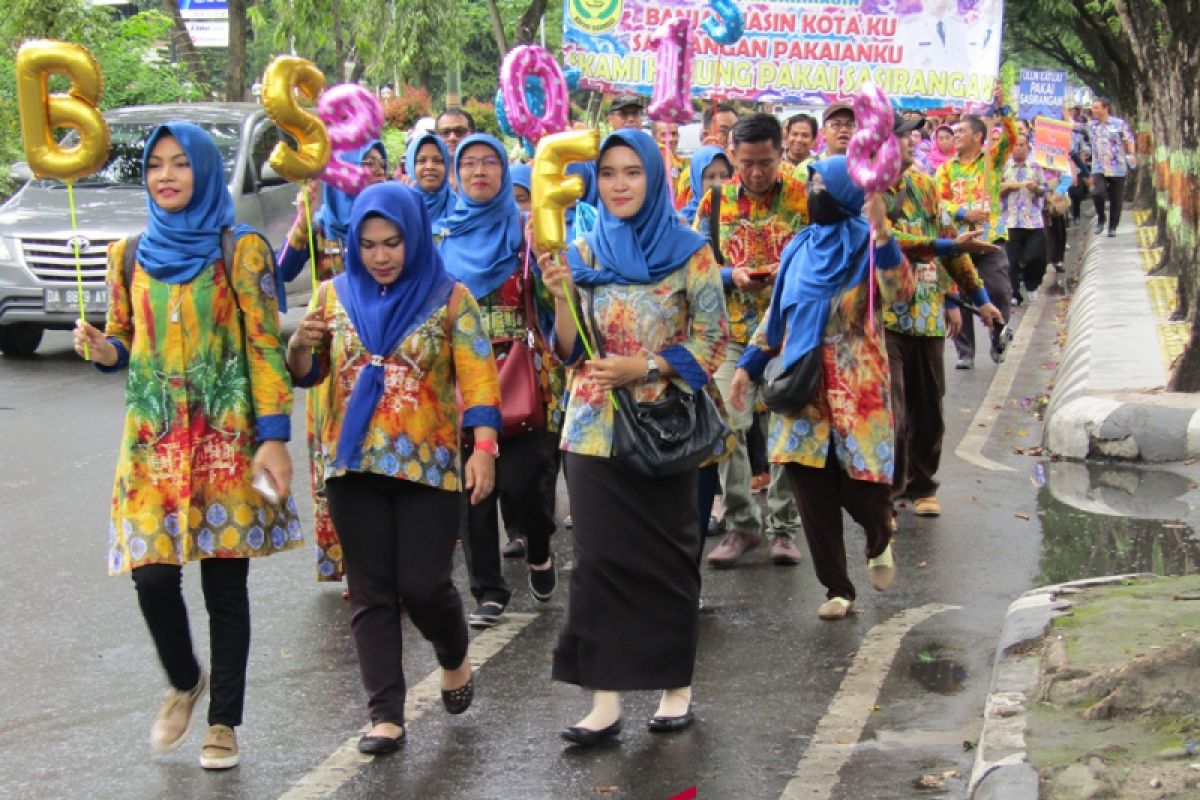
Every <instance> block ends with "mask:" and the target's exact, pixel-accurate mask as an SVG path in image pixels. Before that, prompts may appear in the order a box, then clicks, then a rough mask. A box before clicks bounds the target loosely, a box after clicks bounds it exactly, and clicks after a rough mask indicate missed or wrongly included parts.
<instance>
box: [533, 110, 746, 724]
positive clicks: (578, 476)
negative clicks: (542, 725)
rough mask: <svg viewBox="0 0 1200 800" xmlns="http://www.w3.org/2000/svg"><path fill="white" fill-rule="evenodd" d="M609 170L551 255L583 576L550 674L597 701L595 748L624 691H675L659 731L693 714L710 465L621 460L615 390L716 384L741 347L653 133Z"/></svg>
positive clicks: (646, 392)
mask: <svg viewBox="0 0 1200 800" xmlns="http://www.w3.org/2000/svg"><path fill="white" fill-rule="evenodd" d="M596 172H597V189H598V191H599V195H600V200H601V205H600V208H599V217H598V219H597V223H596V227H595V228H594V229H593V230H592V231H590V232H589V233H587V234H586V235H584V236H583V237H581V238H579V239H577V240H576V241H575V243H574V244H573V245H572V246H571V247H570V248H569V249H568V251H567V252H566V254H565V259H564V258H563V254H558V255H553V256H552V255H550V254H547V255H543V256H542V257H541V263H542V266H543V274H544V276H545V281H546V285H547V286H548V287H549V289H550V291H551V292H552V293H553V295H554V299H555V334H556V337H555V344H556V347H557V350H558V354H559V356H560V357H562V358H563V359H564V360H565V361H566V363H567V364H568V366H574V367H576V369H575V373H574V380H573V383H572V384H571V396H570V401H569V404H568V406H567V415H566V421H565V422H564V429H563V435H562V449H563V450H564V451H565V453H564V463H565V465H566V470H565V471H566V474H567V488H568V490H569V493H570V498H571V513H572V516H573V517H574V522H575V529H574V530H575V569H574V571H573V572H572V574H571V593H570V600H569V605H568V608H567V621H566V624H565V626H564V627H563V630H562V633H561V635H560V636H559V641H558V646H557V647H556V648H555V651H554V668H553V675H554V679H555V680H559V681H563V682H566V683H571V684H575V685H577V686H581V687H585V688H587V689H590V690H592V692H593V704H592V710H591V713H589V714H588V715H587V716H586V717H584V718H583V719H582V720H580V721H579V722H578V723H576V724H575V725H573V726H571V727H569V728H567V729H566V730H564V731H563V733H562V735H563V738H565V739H567V740H568V741H570V742H572V743H573V744H576V745H579V746H585V747H586V746H590V745H594V744H598V743H599V742H601V741H604V740H605V739H608V738H610V737H613V736H615V735H617V734H618V733H619V732H620V730H621V725H622V721H621V700H620V693H621V692H624V691H633V690H659V691H661V692H662V695H661V698H660V701H659V706H658V710H657V712H656V713H655V715H654V717H653V718H651V719H650V721H649V723H648V724H649V728H650V730H651V731H654V732H663V733H669V732H673V731H680V730H683V729H684V728H686V727H687V726H688V725H690V724H691V722H692V720H693V715H692V710H691V699H692V690H691V685H692V671H693V668H694V664H695V657H696V642H697V626H698V613H699V610H698V609H699V599H700V569H699V565H698V563H697V560H696V552H697V550H698V548H699V546H700V541H701V533H700V520H699V516H698V514H697V510H696V504H697V500H696V496H697V472H695V471H693V472H687V473H683V474H680V475H671V476H666V477H658V478H645V477H639V476H637V475H634V474H633V473H630V472H627V471H625V470H624V469H623V468H622V467H621V466H620V465H619V464H618V463H617V462H616V461H614V460H613V459H612V458H611V455H612V444H613V441H612V440H613V409H612V405H611V401H610V390H611V389H613V388H615V387H625V388H626V389H628V390H629V393H630V395H631V396H632V397H633V398H634V400H635V401H636V402H639V403H645V402H653V401H656V400H659V399H660V398H662V397H663V395H664V394H665V393H666V392H667V390H668V388H669V386H670V385H672V384H674V385H675V387H676V388H677V389H679V390H682V391H686V392H698V391H704V387H705V385H706V384H707V383H708V382H709V378H710V377H711V375H712V373H713V372H715V371H716V369H717V366H718V365H719V364H720V363H721V361H722V359H723V358H724V355H725V348H726V346H727V344H728V339H729V318H728V315H727V314H726V311H725V300H724V294H723V291H722V288H721V278H720V271H719V269H718V267H717V264H716V262H715V261H714V260H713V256H712V250H711V248H710V247H709V245H708V242H707V240H706V239H705V238H704V237H703V236H701V235H700V234H698V233H695V232H694V231H692V230H691V229H690V228H688V227H687V226H686V225H684V224H683V222H682V221H681V220H680V218H679V216H678V215H677V214H676V213H675V209H674V207H673V206H672V204H671V198H670V196H669V189H668V187H667V184H666V178H665V171H664V169H663V161H662V155H661V152H660V151H659V149H658V146H657V145H656V144H655V142H654V140H653V139H652V138H650V136H649V135H648V134H646V133H644V132H642V131H636V130H622V131H617V132H616V133H614V134H612V135H611V136H609V137H608V138H607V139H605V140H604V144H603V145H602V147H601V151H600V160H599V162H598V164H597V170H596ZM576 287H579V291H577V290H576ZM572 298H573V299H572ZM581 301H582V306H583V308H585V309H586V311H585V313H584V318H585V319H593V320H594V325H589V326H588V338H589V339H591V340H592V341H593V342H594V341H595V338H596V337H599V339H600V343H601V344H602V345H603V348H602V349H603V352H605V353H607V355H606V356H604V357H597V358H593V359H587V360H585V359H584V358H583V352H584V347H583V342H582V339H581V338H580V336H579V335H578V332H577V330H576V327H575V323H574V321H573V317H572V314H571V310H570V304H571V303H575V304H576V306H577V307H578V306H579V304H580V302H581ZM593 349H594V350H595V351H596V353H597V356H598V355H599V353H600V352H601V348H599V347H596V346H595V345H594V344H593ZM627 396H629V395H627Z"/></svg>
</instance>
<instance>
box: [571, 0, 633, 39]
mask: <svg viewBox="0 0 1200 800" xmlns="http://www.w3.org/2000/svg"><path fill="white" fill-rule="evenodd" d="M570 8H571V22H572V23H573V24H574V25H575V27H577V28H579V29H580V30H582V31H585V32H587V33H593V34H595V33H608V32H609V31H611V30H612V29H613V28H615V27H617V23H618V22H620V21H621V12H622V11H624V10H625V2H624V0H570Z"/></svg>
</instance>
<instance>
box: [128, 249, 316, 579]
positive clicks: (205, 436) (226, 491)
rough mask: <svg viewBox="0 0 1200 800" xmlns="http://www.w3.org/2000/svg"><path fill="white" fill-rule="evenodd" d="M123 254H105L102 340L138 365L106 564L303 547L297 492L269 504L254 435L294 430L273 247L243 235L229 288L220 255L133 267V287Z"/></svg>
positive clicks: (131, 379)
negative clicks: (168, 276)
mask: <svg viewBox="0 0 1200 800" xmlns="http://www.w3.org/2000/svg"><path fill="white" fill-rule="evenodd" d="M124 252H125V243H124V242H117V243H115V244H113V245H112V247H111V248H110V249H109V256H108V285H109V292H110V295H109V296H110V298H111V300H110V303H109V310H108V321H107V324H106V326H105V335H106V336H108V337H109V339H110V340H112V341H113V342H114V343H115V344H117V346H118V350H119V351H121V354H122V359H121V360H122V362H124V361H126V360H127V363H128V367H129V371H128V376H127V378H126V389H125V404H126V409H127V413H126V417H125V432H124V435H123V437H122V441H121V453H120V461H119V463H118V465H117V476H116V481H115V486H114V488H113V499H112V517H111V523H110V526H109V558H108V569H109V573H110V574H118V573H122V572H127V571H129V570H130V569H133V568H137V567H141V566H144V565H146V564H175V565H182V564H184V563H185V562H187V561H192V560H195V559H202V558H244V557H248V556H264V555H270V554H271V553H275V552H278V551H280V550H289V549H291V548H294V547H299V546H300V545H301V544H302V543H303V541H302V537H301V532H300V522H299V520H298V519H297V517H296V507H295V504H294V503H293V501H292V499H291V497H289V498H288V499H287V501H286V502H285V503H284V504H282V505H277V504H272V503H268V502H267V501H266V500H264V499H263V498H262V496H261V495H259V494H258V493H257V492H256V491H254V489H253V488H251V485H250V484H251V480H252V476H251V471H250V466H251V461H252V459H253V457H254V452H255V450H256V449H257V446H258V444H259V442H260V441H261V440H262V439H283V440H286V439H287V438H288V436H289V434H290V414H291V410H292V386H291V382H290V380H289V378H288V373H287V368H286V366H285V364H284V353H283V345H282V343H281V341H280V337H279V310H278V306H277V305H276V299H275V280H274V264H273V263H272V260H271V250H270V248H269V247H268V246H267V243H266V242H265V241H263V240H262V239H260V238H259V237H258V236H253V235H249V236H244V237H242V238H241V239H239V240H238V242H237V245H236V248H235V255H234V261H235V262H236V266H235V268H234V269H233V270H231V272H232V280H233V286H232V287H231V286H230V277H229V276H228V275H227V273H226V270H225V268H224V266H223V265H222V263H221V262H220V261H219V260H218V261H215V262H213V263H212V264H210V265H209V266H208V267H206V268H205V269H204V270H203V271H202V272H201V273H200V274H199V275H198V276H197V277H196V278H195V279H194V280H192V281H191V282H190V283H183V284H175V285H172V284H167V283H163V282H162V281H158V280H155V279H153V278H151V277H150V275H148V274H147V273H146V272H144V271H143V270H142V269H141V268H140V267H138V268H135V270H134V272H133V279H132V282H131V285H130V286H126V285H125V277H124V274H123V270H122V260H123V257H124ZM235 290H236V296H235ZM239 306H240V309H241V310H240V311H239ZM115 369H116V368H114V369H113V370H107V371H115Z"/></svg>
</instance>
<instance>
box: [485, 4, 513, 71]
mask: <svg viewBox="0 0 1200 800" xmlns="http://www.w3.org/2000/svg"><path fill="white" fill-rule="evenodd" d="M487 9H488V18H490V19H491V21H492V36H494V37H495V39H496V49H497V50H499V51H500V60H501V61H503V60H504V57H505V56H506V55H508V37H506V36H505V35H504V19H503V18H502V17H501V16H500V7H499V6H497V5H496V0H487Z"/></svg>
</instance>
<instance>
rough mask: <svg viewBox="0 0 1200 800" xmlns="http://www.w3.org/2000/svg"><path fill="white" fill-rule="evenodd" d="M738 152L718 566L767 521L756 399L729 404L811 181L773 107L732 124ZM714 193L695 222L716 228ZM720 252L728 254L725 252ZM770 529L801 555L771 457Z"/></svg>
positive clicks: (725, 218) (787, 490)
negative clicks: (788, 147) (730, 437)
mask: <svg viewBox="0 0 1200 800" xmlns="http://www.w3.org/2000/svg"><path fill="white" fill-rule="evenodd" d="M732 137H733V150H732V158H731V159H730V160H731V161H732V162H733V167H734V170H735V171H736V175H735V176H734V179H733V180H732V181H730V182H728V183H726V184H724V186H722V189H721V192H720V193H719V194H717V197H718V198H719V201H720V207H719V208H718V209H717V214H718V220H719V222H718V231H717V242H718V246H719V248H720V251H721V254H722V258H723V264H724V267H723V268H722V270H721V275H722V278H723V279H724V282H725V301H726V305H727V307H728V309H729V327H730V340H729V350H728V351H727V353H726V356H725V363H724V364H723V365H722V366H721V367H720V369H718V370H717V374H716V376H715V377H716V384H717V388H718V389H719V390H720V392H721V396H722V397H723V398H724V399H725V401H726V402H725V408H726V410H727V411H729V413H730V420H731V422H732V424H733V427H734V431H735V433H736V434H737V447H736V448H735V450H734V452H733V454H732V456H731V457H729V458H727V459H725V460H724V461H722V462H721V463H720V466H719V470H720V476H721V486H722V487H723V489H724V492H725V521H726V528H727V530H728V533H726V534H725V537H724V538H723V539H721V542H720V544H718V545H717V546H716V547H715V548H714V549H713V551H712V552H711V553H710V554H709V556H708V563H709V565H710V566H713V567H731V566H733V565H734V564H735V563H737V561H738V559H740V558H741V557H742V555H743V554H744V553H745V552H746V551H747V550H752V549H754V548H756V547H758V546H759V545H760V544H762V541H763V536H762V531H763V528H764V523H763V519H762V514H761V512H760V510H759V508H758V504H757V503H756V502H755V501H754V495H753V493H752V491H751V488H750V479H751V469H750V456H749V451H748V450H747V447H746V433H747V431H748V430H749V429H750V426H751V424H752V423H753V419H754V404H753V403H750V404H748V405H747V407H746V410H745V411H744V412H740V413H739V412H737V411H734V410H733V408H732V407H731V406H730V405H729V384H730V383H731V382H732V380H733V373H734V370H735V369H736V368H737V362H738V359H739V358H741V357H742V351H744V350H745V349H746V345H747V344H749V342H750V338H751V337H752V336H753V335H754V332H755V331H756V330H757V329H758V324H759V322H761V321H762V319H763V317H764V315H765V314H766V310H767V306H769V305H770V303H771V291H772V286H773V284H774V281H775V273H776V272H778V271H779V256H780V254H781V253H782V252H783V248H784V247H785V246H786V245H787V243H788V242H790V241H791V240H792V237H793V236H795V235H796V232H797V231H799V230H800V229H801V228H803V227H804V226H805V225H807V224H808V198H807V194H806V193H805V188H804V184H803V183H801V182H800V181H797V180H796V179H795V178H792V177H791V176H789V175H786V174H781V173H780V169H779V165H780V161H781V159H782V158H783V129H782V128H781V127H780V125H779V120H778V119H776V118H775V117H774V116H772V115H771V114H752V115H750V116H748V117H744V118H742V119H740V120H738V122H737V124H736V125H734V126H733V129H732ZM712 199H713V194H712V193H709V194H708V195H705V197H704V198H702V199H701V201H700V206H699V208H698V209H697V211H696V222H695V227H696V230H698V231H700V232H701V233H704V234H707V235H710V236H711V235H712V233H711V231H710V227H709V218H710V216H711V215H712V213H713V209H712ZM719 260H721V259H719ZM767 510H768V513H767V519H766V524H765V527H766V532H767V534H768V535H769V536H771V560H772V561H773V562H774V563H776V564H798V563H800V558H801V556H800V550H799V549H798V548H797V547H796V543H795V536H796V534H797V533H798V532H799V528H800V514H799V511H798V510H797V508H796V500H795V496H794V495H793V493H792V490H791V487H790V486H789V484H788V480H787V476H786V475H785V473H784V471H783V469H782V468H781V467H780V466H779V465H777V464H772V465H771V482H770V484H769V486H768V488H767Z"/></svg>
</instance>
